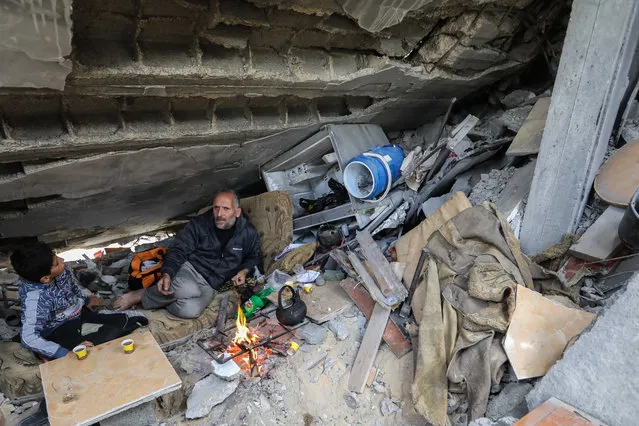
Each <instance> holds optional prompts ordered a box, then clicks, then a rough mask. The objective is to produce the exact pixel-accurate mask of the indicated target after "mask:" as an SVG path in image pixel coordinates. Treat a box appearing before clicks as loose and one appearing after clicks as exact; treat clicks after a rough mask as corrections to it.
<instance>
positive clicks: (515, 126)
mask: <svg viewBox="0 0 639 426" xmlns="http://www.w3.org/2000/svg"><path fill="white" fill-rule="evenodd" d="M531 110H532V106H530V105H527V106H523V107H519V108H513V109H509V110H508V111H505V112H504V113H503V114H502V115H501V117H499V121H500V122H501V123H502V124H503V125H504V126H506V128H507V129H508V130H510V131H511V132H515V133H517V132H518V131H519V129H521V126H523V124H524V122H525V121H526V118H527V117H528V114H530V111H531Z"/></svg>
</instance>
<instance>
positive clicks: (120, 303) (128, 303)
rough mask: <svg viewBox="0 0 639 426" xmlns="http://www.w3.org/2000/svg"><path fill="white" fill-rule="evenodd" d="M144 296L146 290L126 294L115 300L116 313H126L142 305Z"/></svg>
mask: <svg viewBox="0 0 639 426" xmlns="http://www.w3.org/2000/svg"><path fill="white" fill-rule="evenodd" d="M142 294H144V289H141V290H136V291H130V292H128V293H124V294H123V295H122V296H120V297H118V298H117V299H115V302H114V303H113V307H114V308H115V310H116V311H125V310H127V309H129V308H130V307H132V306H134V305H137V304H138V303H140V302H141V301H142Z"/></svg>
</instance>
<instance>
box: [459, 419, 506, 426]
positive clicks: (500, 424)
mask: <svg viewBox="0 0 639 426" xmlns="http://www.w3.org/2000/svg"><path fill="white" fill-rule="evenodd" d="M517 420H518V419H516V418H514V417H504V418H502V419H499V420H495V421H493V420H491V419H489V418H486V417H481V418H479V419H475V420H473V421H472V422H470V423H469V425H468V426H512V425H514V424H515V423H517Z"/></svg>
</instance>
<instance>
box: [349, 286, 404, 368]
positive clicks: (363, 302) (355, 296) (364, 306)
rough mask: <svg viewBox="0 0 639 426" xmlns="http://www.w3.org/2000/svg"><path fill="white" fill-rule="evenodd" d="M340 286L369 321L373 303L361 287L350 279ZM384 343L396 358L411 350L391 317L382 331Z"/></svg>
mask: <svg viewBox="0 0 639 426" xmlns="http://www.w3.org/2000/svg"><path fill="white" fill-rule="evenodd" d="M340 286H341V287H342V288H343V289H344V291H345V292H346V293H347V294H348V295H349V296H350V298H351V299H352V300H353V302H355V305H356V306H357V307H358V308H359V310H360V311H361V312H362V314H364V316H365V317H366V319H369V318H370V317H371V314H372V313H373V307H374V306H375V301H374V300H373V299H372V298H371V296H370V295H369V294H368V293H367V292H366V290H364V288H362V286H361V285H358V283H357V281H355V280H353V279H351V278H347V279H345V280H343V281H342V282H341V283H340ZM384 341H385V342H386V344H387V345H388V346H389V347H390V349H391V351H393V354H395V356H396V357H397V358H401V357H403V356H404V355H406V354H407V353H408V352H410V351H411V349H412V345H411V343H410V341H409V340H408V339H407V338H406V336H404V333H402V331H401V329H400V328H399V326H398V325H397V324H396V323H395V322H394V320H393V317H392V316H391V317H390V321H388V323H387V324H386V328H385V329H384Z"/></svg>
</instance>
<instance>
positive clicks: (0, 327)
mask: <svg viewBox="0 0 639 426" xmlns="http://www.w3.org/2000/svg"><path fill="white" fill-rule="evenodd" d="M18 333H20V327H13V326H10V325H8V324H7V322H6V321H5V320H4V318H0V340H6V341H8V340H11V339H12V338H13V337H15V336H17V335H18Z"/></svg>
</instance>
